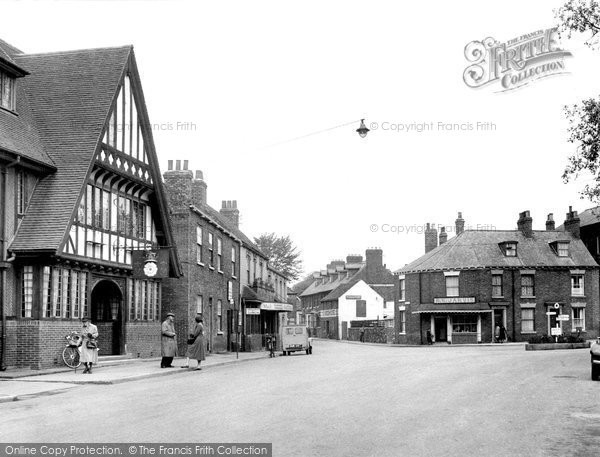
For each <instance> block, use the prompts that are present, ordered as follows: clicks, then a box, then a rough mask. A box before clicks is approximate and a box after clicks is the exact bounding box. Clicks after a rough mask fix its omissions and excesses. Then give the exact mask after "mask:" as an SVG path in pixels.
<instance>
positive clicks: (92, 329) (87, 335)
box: [79, 317, 98, 374]
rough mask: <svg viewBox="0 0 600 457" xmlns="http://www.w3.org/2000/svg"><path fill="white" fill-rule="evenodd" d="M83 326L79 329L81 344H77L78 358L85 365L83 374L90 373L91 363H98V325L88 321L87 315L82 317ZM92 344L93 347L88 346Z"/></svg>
mask: <svg viewBox="0 0 600 457" xmlns="http://www.w3.org/2000/svg"><path fill="white" fill-rule="evenodd" d="M81 322H83V328H82V329H81V336H82V344H81V346H79V352H80V355H79V360H81V362H82V363H83V364H84V365H85V370H83V374H86V373H87V374H92V365H93V364H94V363H98V345H97V343H96V338H98V327H96V326H95V325H94V324H92V323H91V322H90V318H89V317H83V318H82V319H81ZM90 345H93V346H95V347H93V348H91V347H88V346H90Z"/></svg>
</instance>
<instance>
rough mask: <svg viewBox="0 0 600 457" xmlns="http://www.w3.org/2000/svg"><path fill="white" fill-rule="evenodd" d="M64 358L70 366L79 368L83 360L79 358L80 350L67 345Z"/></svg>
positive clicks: (63, 354)
mask: <svg viewBox="0 0 600 457" xmlns="http://www.w3.org/2000/svg"><path fill="white" fill-rule="evenodd" d="M62 358H63V360H64V362H65V365H66V366H68V367H69V368H77V367H78V366H79V365H81V360H79V350H78V349H77V348H76V347H74V346H67V347H66V348H64V350H63V353H62Z"/></svg>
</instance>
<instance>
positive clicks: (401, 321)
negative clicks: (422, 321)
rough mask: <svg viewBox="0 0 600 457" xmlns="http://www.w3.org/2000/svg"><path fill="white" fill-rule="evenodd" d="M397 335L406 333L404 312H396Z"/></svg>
mask: <svg viewBox="0 0 600 457" xmlns="http://www.w3.org/2000/svg"><path fill="white" fill-rule="evenodd" d="M398 323H399V325H400V328H399V329H398V332H399V333H406V311H398Z"/></svg>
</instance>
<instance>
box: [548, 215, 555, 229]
mask: <svg viewBox="0 0 600 457" xmlns="http://www.w3.org/2000/svg"><path fill="white" fill-rule="evenodd" d="M546 230H556V225H555V224H554V214H552V213H550V214H548V220H547V221H546Z"/></svg>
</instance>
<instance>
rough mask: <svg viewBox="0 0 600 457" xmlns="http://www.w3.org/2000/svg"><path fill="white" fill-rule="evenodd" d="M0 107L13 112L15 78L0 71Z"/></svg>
mask: <svg viewBox="0 0 600 457" xmlns="http://www.w3.org/2000/svg"><path fill="white" fill-rule="evenodd" d="M0 107H2V108H5V109H7V110H10V111H15V78H13V77H12V76H10V75H9V74H8V73H6V72H4V71H1V70H0Z"/></svg>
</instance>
